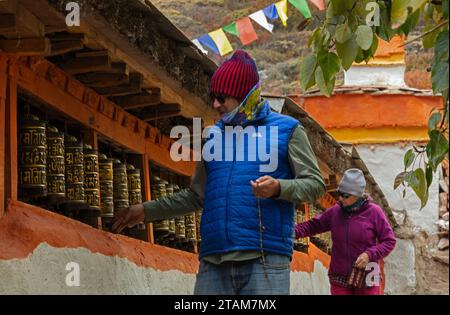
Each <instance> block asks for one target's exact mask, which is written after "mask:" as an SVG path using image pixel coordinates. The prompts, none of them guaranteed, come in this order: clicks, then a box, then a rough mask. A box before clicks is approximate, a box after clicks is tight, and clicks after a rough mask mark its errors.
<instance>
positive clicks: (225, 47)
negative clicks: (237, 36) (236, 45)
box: [208, 28, 239, 56]
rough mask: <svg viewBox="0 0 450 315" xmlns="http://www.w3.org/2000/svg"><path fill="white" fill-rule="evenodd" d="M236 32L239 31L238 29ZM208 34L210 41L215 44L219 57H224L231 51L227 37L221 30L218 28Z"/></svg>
mask: <svg viewBox="0 0 450 315" xmlns="http://www.w3.org/2000/svg"><path fill="white" fill-rule="evenodd" d="M238 30H239V28H238ZM208 34H209V36H211V38H212V40H213V41H214V43H215V44H216V46H217V48H218V50H219V53H220V55H221V56H224V55H226V54H228V53H230V52H232V51H233V47H231V44H230V42H229V41H228V38H227V36H226V35H225V33H224V32H223V30H222V29H221V28H219V29H217V30H215V31H213V32H210V33H208Z"/></svg>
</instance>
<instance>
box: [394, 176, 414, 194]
mask: <svg viewBox="0 0 450 315" xmlns="http://www.w3.org/2000/svg"><path fill="white" fill-rule="evenodd" d="M410 174H411V172H401V173H400V174H398V175H397V176H396V177H395V180H394V190H395V189H397V188H398V186H400V184H402V183H403V182H404V181H405V178H406V177H407V176H409V175H410Z"/></svg>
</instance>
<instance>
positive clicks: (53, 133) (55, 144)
mask: <svg viewBox="0 0 450 315" xmlns="http://www.w3.org/2000/svg"><path fill="white" fill-rule="evenodd" d="M46 135H47V195H48V196H56V197H65V196H66V176H65V174H64V173H65V161H64V160H65V159H64V154H65V149H64V133H62V132H59V131H58V129H57V128H56V127H53V126H48V127H47V133H46Z"/></svg>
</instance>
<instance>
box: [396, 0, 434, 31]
mask: <svg viewBox="0 0 450 315" xmlns="http://www.w3.org/2000/svg"><path fill="white" fill-rule="evenodd" d="M426 2H427V0H392V7H391V23H392V27H393V28H394V29H396V28H398V27H400V26H401V25H402V24H403V23H405V22H406V20H407V19H408V16H410V15H411V14H413V13H415V12H416V11H417V10H418V9H419V8H420V7H422V6H423V5H424V4H425V3H426Z"/></svg>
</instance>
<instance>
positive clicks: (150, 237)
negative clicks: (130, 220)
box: [142, 154, 155, 244]
mask: <svg viewBox="0 0 450 315" xmlns="http://www.w3.org/2000/svg"><path fill="white" fill-rule="evenodd" d="M142 161H143V163H142V173H143V174H144V178H143V184H144V200H145V201H148V200H152V195H151V189H150V187H151V181H150V166H149V163H150V157H149V155H148V154H144V155H143V156H142ZM146 228H147V240H148V241H149V242H150V243H152V244H154V243H155V238H154V235H153V224H152V223H148V224H147V225H146Z"/></svg>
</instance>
